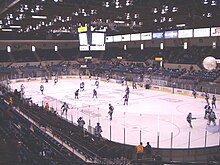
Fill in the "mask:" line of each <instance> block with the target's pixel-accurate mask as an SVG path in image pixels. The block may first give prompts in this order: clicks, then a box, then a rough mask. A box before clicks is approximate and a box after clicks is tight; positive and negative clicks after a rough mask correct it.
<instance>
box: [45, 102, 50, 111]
mask: <svg viewBox="0 0 220 165" xmlns="http://www.w3.org/2000/svg"><path fill="white" fill-rule="evenodd" d="M44 109H45V110H46V111H49V110H50V106H49V104H48V103H46V104H45V106H44Z"/></svg>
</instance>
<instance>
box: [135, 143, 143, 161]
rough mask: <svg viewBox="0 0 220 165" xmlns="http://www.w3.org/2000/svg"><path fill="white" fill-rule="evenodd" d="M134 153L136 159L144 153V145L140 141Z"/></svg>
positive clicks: (140, 157)
mask: <svg viewBox="0 0 220 165" xmlns="http://www.w3.org/2000/svg"><path fill="white" fill-rule="evenodd" d="M136 153H137V159H142V157H143V153H144V147H143V143H142V142H140V144H139V145H138V146H137V147H136Z"/></svg>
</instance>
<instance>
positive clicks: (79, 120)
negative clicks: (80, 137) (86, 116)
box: [77, 117, 85, 128]
mask: <svg viewBox="0 0 220 165" xmlns="http://www.w3.org/2000/svg"><path fill="white" fill-rule="evenodd" d="M77 123H78V126H79V127H80V128H83V126H84V125H85V121H84V120H83V119H82V117H79V119H78V120H77Z"/></svg>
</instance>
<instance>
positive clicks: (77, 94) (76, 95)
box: [75, 89, 79, 99]
mask: <svg viewBox="0 0 220 165" xmlns="http://www.w3.org/2000/svg"><path fill="white" fill-rule="evenodd" d="M75 99H79V89H77V90H76V92H75Z"/></svg>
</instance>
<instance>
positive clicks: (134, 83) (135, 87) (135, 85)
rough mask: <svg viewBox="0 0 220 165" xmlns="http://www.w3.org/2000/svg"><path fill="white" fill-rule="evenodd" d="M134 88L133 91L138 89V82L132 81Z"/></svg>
mask: <svg viewBox="0 0 220 165" xmlns="http://www.w3.org/2000/svg"><path fill="white" fill-rule="evenodd" d="M132 88H133V89H137V84H136V82H134V81H132Z"/></svg>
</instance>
